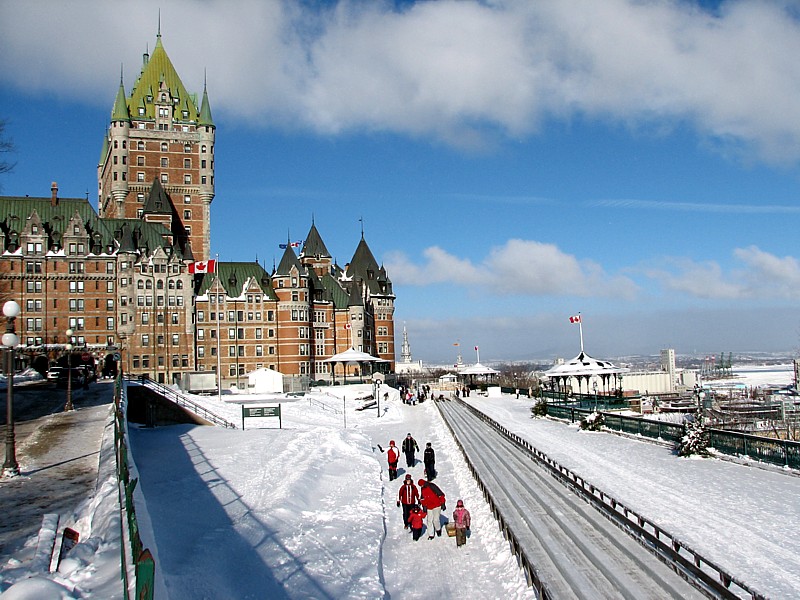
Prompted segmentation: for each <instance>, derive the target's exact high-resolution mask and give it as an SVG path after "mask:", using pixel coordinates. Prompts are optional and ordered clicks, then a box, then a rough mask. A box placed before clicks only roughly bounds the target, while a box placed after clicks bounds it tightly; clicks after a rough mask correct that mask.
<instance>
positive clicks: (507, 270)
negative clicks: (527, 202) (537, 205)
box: [386, 239, 637, 299]
mask: <svg viewBox="0 0 800 600" xmlns="http://www.w3.org/2000/svg"><path fill="white" fill-rule="evenodd" d="M423 256H424V258H425V261H424V262H423V263H421V264H415V263H413V262H411V260H410V259H409V258H408V257H407V256H406V255H405V254H402V253H393V254H390V255H389V256H388V257H387V259H386V269H387V271H388V272H389V273H390V274H391V277H392V281H393V282H394V283H395V284H399V285H407V286H421V285H430V284H434V283H448V284H452V285H456V286H465V287H469V288H473V289H474V288H475V287H479V288H480V289H481V290H482V293H488V294H491V295H502V296H505V295H531V296H562V295H569V296H582V297H591V296H602V297H619V298H625V299H630V298H633V297H634V296H635V294H636V292H637V286H636V284H635V283H634V282H633V281H631V280H630V279H628V278H627V277H624V276H614V275H608V274H606V273H605V272H604V270H603V268H602V267H601V266H600V265H599V264H597V263H596V262H594V261H591V260H579V259H577V258H575V257H574V256H571V255H569V254H565V253H564V252H562V251H561V250H560V249H559V248H558V247H556V246H554V245H552V244H544V243H541V242H536V241H531V240H516V239H514V240H509V241H507V242H506V243H505V245H503V246H498V247H495V248H492V249H491V250H490V252H489V255H488V256H487V257H486V258H485V259H484V260H483V261H482V262H481V263H480V264H474V263H473V262H472V261H470V260H468V259H464V258H458V257H456V256H453V255H452V254H450V253H448V252H447V251H445V250H443V249H441V248H439V247H435V246H434V247H431V248H427V249H425V250H424V251H423Z"/></svg>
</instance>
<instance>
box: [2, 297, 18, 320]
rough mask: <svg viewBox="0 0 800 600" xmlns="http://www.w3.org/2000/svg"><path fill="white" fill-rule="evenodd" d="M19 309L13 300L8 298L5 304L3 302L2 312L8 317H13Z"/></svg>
mask: <svg viewBox="0 0 800 600" xmlns="http://www.w3.org/2000/svg"><path fill="white" fill-rule="evenodd" d="M19 311H20V308H19V304H17V303H16V302H14V301H13V300H9V301H8V302H6V303H5V304H3V314H4V315H5V316H6V317H8V318H9V319H13V318H15V317H17V316H19Z"/></svg>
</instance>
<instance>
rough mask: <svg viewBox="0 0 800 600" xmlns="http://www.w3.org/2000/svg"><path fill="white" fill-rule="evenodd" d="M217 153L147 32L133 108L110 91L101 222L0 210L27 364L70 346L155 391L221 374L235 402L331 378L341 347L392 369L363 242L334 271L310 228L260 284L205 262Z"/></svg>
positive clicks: (11, 207) (38, 209)
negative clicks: (252, 385)
mask: <svg viewBox="0 0 800 600" xmlns="http://www.w3.org/2000/svg"><path fill="white" fill-rule="evenodd" d="M215 140H216V127H215V125H214V122H213V119H212V117H211V107H210V103H209V98H208V93H207V89H205V87H204V89H203V93H202V98H201V99H200V100H198V96H197V94H193V93H190V92H188V91H187V89H186V88H185V87H184V85H183V83H182V82H181V79H180V77H179V76H178V74H177V72H176V70H175V68H174V67H173V65H172V62H171V61H170V59H169V57H168V56H167V53H166V51H165V50H164V47H163V45H162V42H161V35H160V33H159V35H158V38H157V40H156V45H155V48H154V49H153V53H152V55H148V54H145V55H144V61H143V65H142V69H141V73H140V75H139V77H138V79H137V81H136V83H135V84H134V86H133V89H132V90H131V91H130V93H127V92H126V91H125V87H124V83H123V81H122V80H120V84H119V88H118V90H117V95H116V98H115V101H114V104H113V108H112V111H111V119H110V124H109V128H108V130H107V132H106V134H105V135H104V137H103V141H102V149H101V153H100V161H99V164H98V166H97V178H98V212H95V210H94V208H93V207H92V206H91V205H90V203H89V201H88V199H87V198H61V197H59V195H58V186H57V184H55V183H53V185H52V186H51V194H50V197H27V196H26V197H0V292H2V294H3V296H4V297H5V298H6V299H14V300H17V302H19V303H20V306H21V308H22V311H21V314H20V316H19V317H18V318H17V322H16V327H17V332H18V334H19V336H20V340H21V347H20V355H21V356H22V357H23V359H24V360H26V361H27V362H32V361H33V360H35V359H37V360H38V361H39V362H40V363H42V362H44V363H45V364H46V363H48V362H52V361H54V360H56V359H57V358H59V356H61V355H63V353H64V351H65V345H66V343H67V342H69V343H71V344H73V345H74V346H75V347H76V349H77V351H78V352H80V353H81V354H82V355H85V354H88V355H90V356H91V357H93V358H94V359H96V360H97V361H109V360H115V359H116V357H117V356H119V357H120V361H121V363H122V367H123V368H124V370H125V371H126V372H129V373H135V374H146V375H148V376H149V377H151V378H153V379H155V380H157V381H160V382H165V383H171V382H175V381H178V380H179V379H180V375H181V373H184V372H192V371H213V372H217V371H219V374H220V376H221V385H223V386H224V387H228V386H229V385H230V384H232V383H233V384H234V385H236V386H237V387H242V388H243V387H245V386H247V381H248V380H247V377H246V374H247V373H249V372H252V371H255V370H257V369H259V368H268V369H273V370H276V371H279V372H281V373H282V374H284V375H285V376H289V377H298V378H307V379H309V380H317V379H323V380H326V379H330V366H329V364H328V363H325V362H323V359H325V358H329V357H331V356H332V355H334V354H336V353H338V352H341V351H343V350H346V349H347V348H350V347H353V348H355V349H356V350H361V351H364V352H367V353H370V354H372V355H374V356H377V357H379V358H382V359H384V360H385V362H384V363H380V364H381V365H382V368H383V369H384V370H386V371H392V370H393V369H394V358H395V347H394V335H395V332H394V300H395V296H394V292H393V290H392V283H391V280H390V279H389V277H388V275H387V273H386V270H385V269H384V268H383V266H381V265H379V264H378V263H377V261H376V260H375V257H374V256H373V254H372V252H371V250H370V248H369V246H368V244H367V242H366V240H365V239H364V234H363V231H362V235H361V240H360V241H359V242H358V244H357V246H356V249H355V252H354V253H353V257H352V259H351V261H350V262H349V263H347V264H346V265H345V266H344V268H342V267H339V266H338V265H336V264H335V263H334V262H333V260H332V258H331V255H330V253H329V252H328V250H327V248H326V247H325V244H324V243H323V241H322V238H321V237H320V235H319V232H318V231H317V228H316V226H315V225H314V224H313V223H312V225H311V229H310V231H309V233H308V236H307V237H306V240H305V243H304V245H303V248H302V250H301V252H300V255H299V256H298V255H296V254H295V250H294V249H293V248H292V244H287V245H286V249H285V252H284V254H283V256H282V258H281V261H280V264H279V265H278V266H277V267H275V269H274V271H273V272H272V273H267V272H266V271H265V269H264V268H263V267H262V266H261V265H259V264H258V263H257V262H253V263H240V262H222V263H220V262H216V263H211V262H207V261H211V260H212V259H213V257H212V256H211V250H210V249H211V240H210V231H211V223H210V206H211V202H212V201H213V199H214V196H215V188H214V177H215ZM195 265H201V266H200V267H199V268H197V269H193V267H194V266H195ZM212 265H213V266H212ZM193 270H197V271H198V272H197V273H194V272H192V271H193ZM200 271H202V272H200ZM67 329H71V330H72V331H73V334H72V337H71V338H70V339H67V336H66V331H67ZM349 370H350V372H354V371H355V370H356V367H349Z"/></svg>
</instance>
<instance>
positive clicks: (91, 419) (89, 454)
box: [0, 382, 113, 561]
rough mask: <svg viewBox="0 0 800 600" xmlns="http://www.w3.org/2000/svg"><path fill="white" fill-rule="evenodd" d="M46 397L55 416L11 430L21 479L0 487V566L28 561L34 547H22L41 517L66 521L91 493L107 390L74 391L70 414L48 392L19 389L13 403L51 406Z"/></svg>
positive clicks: (60, 394) (60, 398) (60, 393)
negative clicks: (53, 406) (47, 515)
mask: <svg viewBox="0 0 800 600" xmlns="http://www.w3.org/2000/svg"><path fill="white" fill-rule="evenodd" d="M45 396H47V397H45ZM51 396H52V397H55V404H57V405H58V407H59V408H58V409H55V410H56V411H57V412H55V414H45V415H43V416H41V417H39V418H37V419H33V420H31V421H27V422H23V423H21V424H19V425H18V426H17V434H18V435H17V459H18V461H19V464H20V470H21V475H20V476H19V477H16V478H13V479H4V480H3V481H2V482H0V506H2V511H3V518H2V521H0V559H2V560H3V561H5V560H6V559H8V558H9V557H11V556H15V557H16V558H17V559H20V560H25V559H27V558H29V557H30V555H31V554H32V552H33V550H34V547H32V546H30V545H28V546H25V544H26V542H28V541H29V538H30V537H31V536H35V535H36V533H37V532H38V531H39V527H40V526H41V524H42V516H43V515H44V514H45V513H61V514H62V516H66V515H68V514H69V511H71V510H72V509H74V508H75V506H76V505H77V504H78V503H80V501H81V500H83V499H84V498H86V497H87V496H89V495H91V493H92V492H93V491H94V487H95V483H96V478H97V465H98V462H99V450H100V441H101V436H102V432H103V427H104V425H105V423H106V420H107V419H108V413H109V410H110V403H111V401H112V398H113V387H112V386H111V385H110V383H107V382H103V383H96V384H93V385H92V386H90V387H89V388H88V389H87V390H79V391H77V392H76V394H75V396H74V400H75V410H74V411H71V412H63V410H62V409H61V408H60V407H61V406H63V403H64V390H57V389H54V388H50V387H47V388H44V389H30V390H25V391H24V392H23V393H19V394H18V395H17V399H16V403H17V404H21V403H30V404H33V403H37V404H41V405H49V404H52V403H53V400H52V399H50V397H51ZM3 408H4V409H5V407H3ZM4 429H5V427H4ZM20 433H22V435H20Z"/></svg>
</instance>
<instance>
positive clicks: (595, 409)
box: [592, 381, 597, 412]
mask: <svg viewBox="0 0 800 600" xmlns="http://www.w3.org/2000/svg"><path fill="white" fill-rule="evenodd" d="M592 389H594V411H595V412H597V381H593V382H592Z"/></svg>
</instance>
